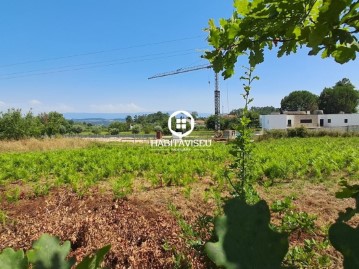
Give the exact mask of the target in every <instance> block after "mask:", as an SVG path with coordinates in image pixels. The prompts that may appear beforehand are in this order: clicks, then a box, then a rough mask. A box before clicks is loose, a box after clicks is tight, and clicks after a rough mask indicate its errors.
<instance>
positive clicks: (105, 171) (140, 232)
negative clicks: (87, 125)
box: [0, 137, 359, 268]
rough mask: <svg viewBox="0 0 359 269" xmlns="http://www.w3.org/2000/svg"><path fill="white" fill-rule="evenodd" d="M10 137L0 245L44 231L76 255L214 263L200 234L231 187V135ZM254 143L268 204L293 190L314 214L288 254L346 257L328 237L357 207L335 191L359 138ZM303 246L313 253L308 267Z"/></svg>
mask: <svg viewBox="0 0 359 269" xmlns="http://www.w3.org/2000/svg"><path fill="white" fill-rule="evenodd" d="M49 141H50V142H49ZM9 143H10V142H8V143H7V144H6V143H5V142H4V144H3V145H1V143H0V149H1V152H2V153H1V155H0V166H1V170H0V195H1V206H0V231H1V234H0V249H3V248H5V247H8V246H10V247H14V248H29V247H30V246H31V243H32V242H33V241H34V240H35V239H37V238H38V237H39V235H40V234H42V233H44V232H46V233H50V234H54V235H57V236H59V237H60V238H61V239H62V240H70V241H71V242H72V245H73V248H72V252H71V255H73V256H76V257H82V256H83V255H85V254H88V253H90V252H91V251H93V250H94V249H96V248H99V247H101V246H103V245H105V244H108V243H111V244H112V248H111V252H110V254H109V256H108V257H107V259H106V264H107V266H108V267H110V268H129V267H131V268H211V267H213V264H211V263H210V262H209V261H208V260H207V259H206V257H205V255H204V254H203V243H204V242H205V241H206V240H208V239H209V238H210V236H211V229H212V218H213V216H214V215H215V214H216V213H220V211H221V205H222V203H223V199H225V197H227V196H229V192H230V191H231V188H230V186H229V184H228V182H227V180H226V179H225V174H226V170H227V169H228V165H229V164H230V163H231V162H232V161H233V157H232V156H231V155H230V153H229V152H230V149H231V145H230V144H223V143H214V144H212V146H211V147H208V148H181V147H178V148H166V147H151V146H150V145H147V144H131V143H124V144H122V143H94V142H89V141H86V142H84V141H83V140H72V139H67V140H66V139H60V140H58V141H56V143H54V142H51V140H48V141H41V142H38V141H28V142H22V143H21V144H19V143H15V142H14V143H13V144H11V143H10V144H9ZM255 144H256V147H255V149H254V157H255V159H256V163H255V165H254V166H253V168H252V169H253V172H254V176H255V178H256V179H257V182H258V184H257V186H256V189H257V190H258V192H259V193H260V195H261V197H263V198H265V199H266V200H267V201H268V202H269V203H271V204H272V209H274V208H275V206H276V205H278V200H279V199H287V200H286V201H288V199H290V200H291V201H290V202H288V203H292V204H293V205H291V208H293V210H294V211H295V212H298V214H302V215H300V216H304V217H303V219H304V220H306V221H307V222H308V223H309V224H308V227H306V228H308V229H303V231H302V232H301V233H296V234H295V235H293V236H291V250H292V251H291V252H290V253H291V256H290V257H287V263H288V264H292V265H295V266H297V268H300V267H299V266H301V267H302V268H340V263H341V259H342V258H341V256H340V254H339V253H337V252H336V251H334V249H332V248H331V247H329V246H327V245H326V232H327V228H328V225H329V224H330V223H332V222H333V221H334V220H335V219H336V217H337V214H338V212H339V211H341V210H344V209H345V208H346V207H348V206H353V201H351V200H338V199H336V198H335V192H336V191H337V190H338V188H339V187H338V182H339V181H340V180H341V179H342V178H345V179H347V180H348V181H350V182H354V181H358V179H359V151H358V149H357V148H358V145H359V138H355V137H353V138H329V137H323V138H292V139H278V140H267V141H261V142H256V143H255ZM44 145H46V146H44ZM286 197H290V198H286ZM273 205H274V206H273ZM288 207H289V206H288ZM274 211H275V210H273V219H272V222H273V225H277V226H278V227H279V226H280V225H281V224H280V220H281V216H280V214H276V213H275V212H274ZM306 213H308V214H307V215H305V214H306ZM354 221H355V220H354ZM309 226H310V227H309ZM281 227H282V228H283V227H284V226H283V223H282V226H281ZM284 228H285V227H284ZM284 228H283V229H284ZM284 230H285V229H284ZM309 235H312V236H313V237H314V239H315V241H314V242H312V245H311V251H312V252H310V253H309V254H308V252H305V251H302V252H300V253H299V254H298V253H296V252H295V247H297V249H298V247H299V250H301V249H304V248H301V247H303V245H304V244H307V242H306V241H305V240H306V239H308V238H309ZM313 253H317V254H313ZM300 255H309V256H310V255H311V256H310V257H309V258H310V261H311V265H310V266H309V267H308V266H307V267H306V266H305V265H303V262H302V260H301V256H300ZM309 258H307V260H308V259H309ZM321 259H322V260H324V261H323V262H321V263H320V262H318V260H321ZM313 265H315V267H313Z"/></svg>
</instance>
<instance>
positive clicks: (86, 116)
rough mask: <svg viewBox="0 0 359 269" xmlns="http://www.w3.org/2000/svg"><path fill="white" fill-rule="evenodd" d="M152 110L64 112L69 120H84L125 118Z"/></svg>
mask: <svg viewBox="0 0 359 269" xmlns="http://www.w3.org/2000/svg"><path fill="white" fill-rule="evenodd" d="M150 113H152V112H147V113H146V112H139V113H64V117H65V119H68V120H83V119H104V120H113V119H125V118H126V117H127V116H128V115H130V116H132V117H133V116H135V115H144V114H150Z"/></svg>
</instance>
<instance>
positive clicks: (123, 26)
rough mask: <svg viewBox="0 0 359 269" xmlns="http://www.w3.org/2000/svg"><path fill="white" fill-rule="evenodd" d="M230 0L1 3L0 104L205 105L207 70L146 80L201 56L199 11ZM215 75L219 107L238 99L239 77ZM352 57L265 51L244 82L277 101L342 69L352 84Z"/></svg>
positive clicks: (227, 11)
mask: <svg viewBox="0 0 359 269" xmlns="http://www.w3.org/2000/svg"><path fill="white" fill-rule="evenodd" d="M231 13H232V1H225V0H210V1H208V0H195V1H191V0H182V1H168V0H167V1H165V0H157V1H119V0H106V1H100V0H77V1H70V0H61V1H49V0H46V1H45V0H37V1H20V0H12V1H2V2H1V3H0V18H1V19H0V20H1V23H0V33H1V36H2V38H1V42H0V59H1V61H0V110H6V109H7V108H9V107H16V108H22V109H23V110H24V111H28V110H29V109H30V108H32V109H33V111H34V112H35V113H38V112H44V111H52V110H56V111H60V112H63V113H64V112H91V113H94V112H99V113H100V112H101V113H104V112H109V113H124V112H131V113H133V112H155V111H174V110H188V111H198V112H201V113H208V112H209V113H213V112H214V101H213V90H214V82H213V77H214V75H213V72H212V71H211V70H199V71H194V72H190V73H186V74H181V75H175V76H169V77H164V78H159V79H154V80H148V79H147V78H148V77H150V76H152V75H155V74H157V73H162V72H167V71H172V70H176V69H179V68H182V67H189V66H196V65H201V64H206V63H207V62H206V61H205V60H203V59H201V58H200V55H201V54H202V52H203V50H205V49H210V47H209V46H208V45H207V42H206V33H205V32H204V31H203V29H204V28H205V27H206V26H207V22H208V19H210V18H214V19H215V20H216V21H218V19H219V18H220V17H225V18H227V17H229V16H230V15H231ZM245 64H246V59H245V58H243V59H239V62H238V72H237V74H236V75H235V76H234V77H233V78H231V79H229V80H226V81H221V82H220V89H221V93H222V95H221V99H222V100H221V101H222V102H221V106H222V109H223V112H228V111H230V110H232V109H234V108H238V107H241V106H242V105H243V102H242V100H241V97H240V93H241V85H242V82H241V81H239V79H238V78H239V77H240V76H241V75H242V73H241V71H242V70H241V68H240V66H242V65H245ZM358 70H359V62H358V61H356V62H351V63H348V64H346V65H339V64H337V63H335V62H334V61H333V60H332V59H326V60H322V59H321V58H320V57H319V56H317V57H312V56H311V57H309V56H307V51H306V50H305V49H303V50H302V51H300V52H299V53H297V54H295V55H291V56H287V57H283V58H281V59H277V58H276V55H275V51H270V52H268V53H266V61H265V63H263V64H261V65H260V66H258V68H257V69H256V73H255V74H256V75H258V76H259V77H260V80H259V81H258V82H256V83H255V84H254V86H253V97H254V99H255V101H254V102H253V105H255V106H267V105H268V106H269V105H272V106H276V107H278V106H279V104H280V100H281V98H283V97H284V96H285V95H287V94H288V93H290V92H291V91H293V90H309V91H312V92H313V93H316V94H319V93H320V92H321V91H322V89H323V88H324V87H326V86H328V87H330V86H332V85H334V84H335V83H336V82H337V81H338V80H340V79H342V78H343V77H347V78H349V79H350V80H351V81H352V83H353V84H354V85H356V86H357V87H359V76H358Z"/></svg>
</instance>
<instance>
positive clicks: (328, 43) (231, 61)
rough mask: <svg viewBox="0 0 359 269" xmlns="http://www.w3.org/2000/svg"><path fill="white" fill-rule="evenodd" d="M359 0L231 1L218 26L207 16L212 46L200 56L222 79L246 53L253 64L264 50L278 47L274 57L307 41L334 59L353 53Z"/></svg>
mask: <svg viewBox="0 0 359 269" xmlns="http://www.w3.org/2000/svg"><path fill="white" fill-rule="evenodd" d="M358 6H359V3H358V1H353V0H325V1H318V0H296V1H282V0H256V1H251V0H235V1H234V8H235V11H234V12H233V15H232V17H231V18H230V19H221V20H220V25H219V26H216V25H215V23H214V21H213V20H210V21H209V28H208V29H207V30H208V31H209V37H208V41H209V43H210V45H212V46H213V47H214V50H212V51H207V52H206V53H205V55H204V58H206V59H208V60H209V61H210V62H211V64H212V65H213V68H214V71H215V72H221V71H223V73H222V75H223V76H224V78H229V77H231V76H232V75H233V74H234V67H235V64H236V62H237V58H238V57H239V56H241V55H248V57H249V62H250V66H251V67H255V66H256V65H257V64H259V63H261V62H263V61H264V49H265V48H268V49H270V50H271V49H273V47H277V46H278V49H279V50H278V54H277V55H278V57H281V56H283V55H284V54H286V55H289V54H291V53H293V52H294V53H295V52H296V51H297V49H298V48H301V47H302V46H306V47H308V48H309V49H310V51H309V55H317V54H318V53H319V52H321V56H322V58H327V57H333V58H334V59H335V61H337V62H338V63H341V64H343V63H345V62H348V61H350V60H354V59H355V58H356V53H357V52H358V51H359V44H358V39H357V36H356V34H357V33H358V32H359V12H358Z"/></svg>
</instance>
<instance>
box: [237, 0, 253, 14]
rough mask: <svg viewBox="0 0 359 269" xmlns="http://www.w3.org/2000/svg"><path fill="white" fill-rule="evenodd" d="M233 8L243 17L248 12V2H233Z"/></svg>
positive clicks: (240, 0)
mask: <svg viewBox="0 0 359 269" xmlns="http://www.w3.org/2000/svg"><path fill="white" fill-rule="evenodd" d="M233 5H234V7H235V8H236V10H237V12H238V14H239V15H242V16H245V15H247V13H248V12H249V10H250V7H249V1H248V0H235V1H234V4H233Z"/></svg>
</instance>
